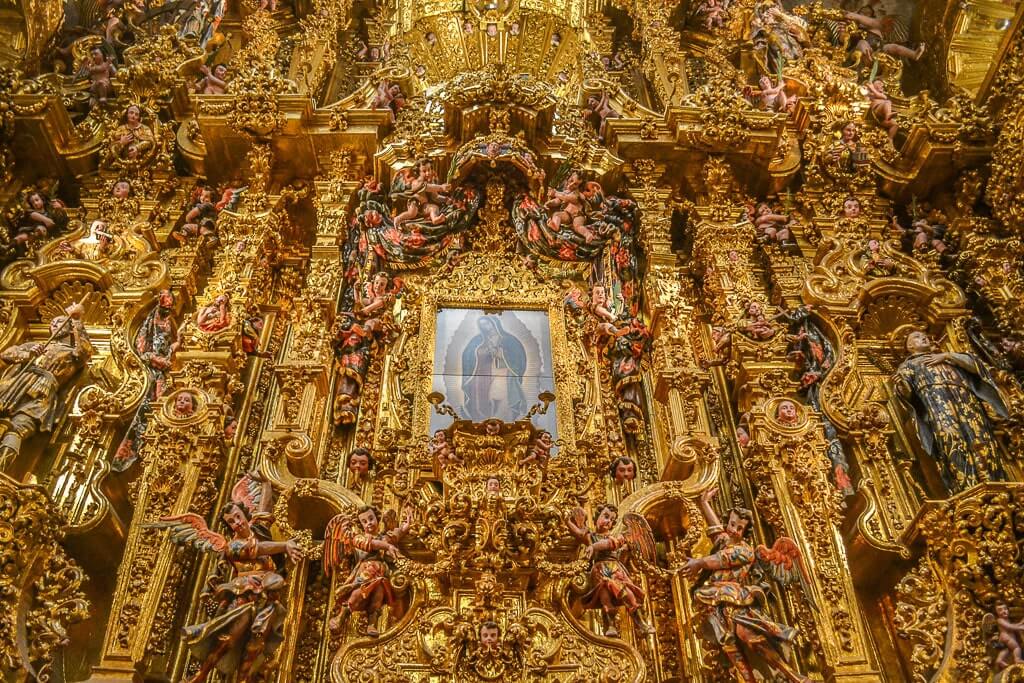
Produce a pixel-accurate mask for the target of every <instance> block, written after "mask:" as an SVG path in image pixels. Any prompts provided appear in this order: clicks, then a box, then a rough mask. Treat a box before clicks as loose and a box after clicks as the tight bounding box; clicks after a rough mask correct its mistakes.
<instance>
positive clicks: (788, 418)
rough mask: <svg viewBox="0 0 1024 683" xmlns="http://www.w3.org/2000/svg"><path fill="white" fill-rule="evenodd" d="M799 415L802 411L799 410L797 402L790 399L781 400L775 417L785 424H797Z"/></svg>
mask: <svg viewBox="0 0 1024 683" xmlns="http://www.w3.org/2000/svg"><path fill="white" fill-rule="evenodd" d="M799 415H800V413H799V411H798V410H797V407H796V403H794V402H793V401H790V400H789V399H786V400H785V401H780V402H779V405H778V406H777V407H776V408H775V419H776V420H778V421H779V422H781V423H782V424H784V425H793V424H796V421H797V418H798V417H799Z"/></svg>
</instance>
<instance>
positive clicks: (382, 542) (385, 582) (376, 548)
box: [324, 505, 412, 638]
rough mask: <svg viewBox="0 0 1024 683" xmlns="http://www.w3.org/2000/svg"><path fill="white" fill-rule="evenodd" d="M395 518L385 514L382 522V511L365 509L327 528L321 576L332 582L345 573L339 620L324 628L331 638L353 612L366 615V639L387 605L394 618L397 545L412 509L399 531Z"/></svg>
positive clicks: (340, 517) (341, 517)
mask: <svg viewBox="0 0 1024 683" xmlns="http://www.w3.org/2000/svg"><path fill="white" fill-rule="evenodd" d="M395 518H396V515H395V513H394V511H389V512H388V514H386V515H385V516H384V518H383V520H382V519H381V514H380V511H379V510H378V509H377V508H375V507H372V506H369V505H367V506H365V507H363V508H361V509H360V510H359V512H358V513H356V514H355V515H353V514H350V513H349V514H346V513H341V514H338V515H335V516H334V517H333V518H332V519H331V521H330V522H328V523H327V529H326V531H325V532H324V572H325V573H326V574H327V575H328V576H330V575H331V574H333V573H334V572H335V571H336V570H338V569H339V568H342V567H344V568H345V570H347V571H348V575H347V576H346V577H345V580H344V583H343V584H342V585H341V587H340V588H339V589H338V595H337V599H338V602H339V603H341V614H339V615H338V616H336V617H333V618H332V619H331V620H330V622H329V623H328V626H330V629H331V632H333V633H338V632H339V631H340V630H341V629H342V628H343V627H344V625H345V622H346V621H348V618H349V616H350V615H351V614H352V613H353V612H364V613H365V614H366V621H367V627H366V635H368V636H370V637H371V638H376V637H377V636H379V635H380V630H379V629H378V627H377V622H378V621H379V619H380V610H381V608H382V607H383V606H384V605H385V604H387V605H388V606H389V607H391V613H392V616H393V617H394V616H397V615H396V614H395V612H396V609H397V608H398V607H399V603H398V601H397V600H396V599H395V592H394V588H393V587H392V585H391V578H390V576H391V570H392V567H393V564H394V562H395V560H397V559H398V555H399V553H398V548H397V547H395V544H396V543H398V542H399V541H400V540H402V538H404V537H405V535H406V534H407V533H409V526H410V524H412V509H411V508H406V509H405V513H404V515H403V519H402V523H401V525H396V519H395ZM382 521H383V526H384V529H383V530H382V529H381V522H382Z"/></svg>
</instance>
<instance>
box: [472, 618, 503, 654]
mask: <svg viewBox="0 0 1024 683" xmlns="http://www.w3.org/2000/svg"><path fill="white" fill-rule="evenodd" d="M477 633H478V635H479V636H480V645H481V647H483V648H484V649H485V650H496V649H497V648H498V643H499V641H500V640H501V627H500V626H498V623H497V622H495V621H485V622H483V623H482V624H480V629H479V630H478V631H477Z"/></svg>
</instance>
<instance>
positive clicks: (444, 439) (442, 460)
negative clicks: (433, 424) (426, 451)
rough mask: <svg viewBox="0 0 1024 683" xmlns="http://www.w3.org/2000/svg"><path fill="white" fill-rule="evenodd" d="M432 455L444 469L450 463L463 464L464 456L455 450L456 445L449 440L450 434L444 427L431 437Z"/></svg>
mask: <svg viewBox="0 0 1024 683" xmlns="http://www.w3.org/2000/svg"><path fill="white" fill-rule="evenodd" d="M430 457H431V459H433V460H436V461H437V464H438V465H439V466H440V467H441V469H444V468H445V467H447V466H448V465H454V464H456V463H458V464H460V465H461V464H462V458H460V457H459V456H458V454H456V452H455V446H454V445H453V444H452V443H451V442H450V441H448V434H447V433H446V432H445V431H444V430H443V429H438V430H437V431H436V432H434V436H433V438H431V439H430Z"/></svg>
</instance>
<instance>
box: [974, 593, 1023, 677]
mask: <svg viewBox="0 0 1024 683" xmlns="http://www.w3.org/2000/svg"><path fill="white" fill-rule="evenodd" d="M981 626H982V630H983V631H985V632H987V633H992V632H993V631H995V634H994V635H993V636H992V646H993V649H995V650H996V652H998V653H999V654H998V655H996V661H995V667H996V671H1002V670H1003V669H1005V668H1006V667H1008V666H1010V665H1011V664H1020V663H1022V662H1024V654H1021V634H1024V621H1018V622H1016V623H1014V622H1012V621H1010V608H1009V607H1008V606H1007V605H1006V603H1005V602H1000V603H998V604H996V610H995V614H991V613H990V614H986V615H985V616H984V617H983V618H982V621H981Z"/></svg>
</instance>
